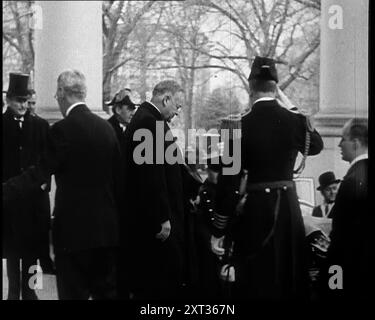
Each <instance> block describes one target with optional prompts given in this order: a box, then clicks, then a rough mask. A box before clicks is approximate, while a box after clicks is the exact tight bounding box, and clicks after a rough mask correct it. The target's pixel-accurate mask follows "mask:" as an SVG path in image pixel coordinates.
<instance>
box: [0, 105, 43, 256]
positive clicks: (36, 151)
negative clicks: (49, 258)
mask: <svg viewBox="0 0 375 320" xmlns="http://www.w3.org/2000/svg"><path fill="white" fill-rule="evenodd" d="M2 124H3V147H2V150H3V156H2V160H3V171H2V172H3V176H2V182H3V183H4V182H6V181H8V180H9V179H10V178H13V177H15V176H17V175H19V174H21V173H22V172H23V171H24V170H25V169H27V168H28V167H29V166H33V165H34V166H35V165H38V164H39V162H40V159H41V156H42V154H43V152H44V150H45V148H46V145H47V136H48V130H49V125H48V122H47V121H46V120H44V119H42V118H40V117H38V116H36V115H30V113H29V112H27V113H26V114H25V116H24V121H23V125H22V129H21V130H20V129H19V124H18V122H17V121H15V120H14V116H13V113H12V112H11V110H10V109H8V110H7V111H6V112H5V113H4V114H3V119H2ZM48 182H49V181H48ZM9 185H11V184H9ZM10 189H12V188H10ZM8 190H9V189H8ZM7 194H8V195H9V193H8V192H6V195H5V196H6V198H5V200H6V201H5V202H4V203H3V209H4V210H3V214H2V216H3V256H4V257H9V256H21V257H22V256H23V257H25V256H28V255H31V256H36V257H38V256H41V255H44V254H46V253H48V252H49V244H48V230H49V228H50V204H49V196H48V190H46V191H42V190H41V189H40V188H33V189H32V190H30V192H26V193H24V194H22V201H20V200H19V199H17V200H16V199H13V200H12V201H10V200H11V197H9V196H7ZM18 194H20V193H19V192H18Z"/></svg>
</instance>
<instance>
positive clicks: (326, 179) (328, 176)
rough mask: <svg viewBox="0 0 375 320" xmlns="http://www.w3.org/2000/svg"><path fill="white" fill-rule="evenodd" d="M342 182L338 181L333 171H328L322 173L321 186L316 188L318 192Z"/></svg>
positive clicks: (320, 177)
mask: <svg viewBox="0 0 375 320" xmlns="http://www.w3.org/2000/svg"><path fill="white" fill-rule="evenodd" d="M340 181H341V180H340V179H336V177H335V174H334V173H333V172H332V171H327V172H324V173H322V174H321V175H320V176H319V184H320V186H319V187H318V188H316V189H317V190H323V189H324V188H326V187H328V186H329V185H331V184H333V183H339V182H340Z"/></svg>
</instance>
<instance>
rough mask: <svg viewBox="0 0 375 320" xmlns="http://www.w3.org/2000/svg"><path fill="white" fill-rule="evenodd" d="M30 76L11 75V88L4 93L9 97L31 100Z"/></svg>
mask: <svg viewBox="0 0 375 320" xmlns="http://www.w3.org/2000/svg"><path fill="white" fill-rule="evenodd" d="M28 85H29V75H28V74H22V73H9V87H8V91H3V92H5V93H6V94H7V97H18V98H25V99H27V98H29V97H30V91H29V88H28Z"/></svg>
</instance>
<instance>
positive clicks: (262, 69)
mask: <svg viewBox="0 0 375 320" xmlns="http://www.w3.org/2000/svg"><path fill="white" fill-rule="evenodd" d="M251 79H258V80H265V81H267V80H273V81H276V82H279V78H278V77H277V70H276V66H275V60H273V59H271V58H266V57H259V56H256V57H255V59H254V62H253V65H252V66H251V72H250V75H249V81H250V80H251Z"/></svg>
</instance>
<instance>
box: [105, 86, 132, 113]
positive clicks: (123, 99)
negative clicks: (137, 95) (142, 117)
mask: <svg viewBox="0 0 375 320" xmlns="http://www.w3.org/2000/svg"><path fill="white" fill-rule="evenodd" d="M128 91H130V90H129V89H127V88H126V89H122V90H120V91H119V92H117V93H116V94H115V96H114V97H113V99H112V100H111V101H110V102H109V103H107V105H108V106H114V105H125V106H127V107H128V108H129V109H133V110H134V109H135V108H136V105H135V104H134V103H133V101H131V99H130V97H129V93H128Z"/></svg>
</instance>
